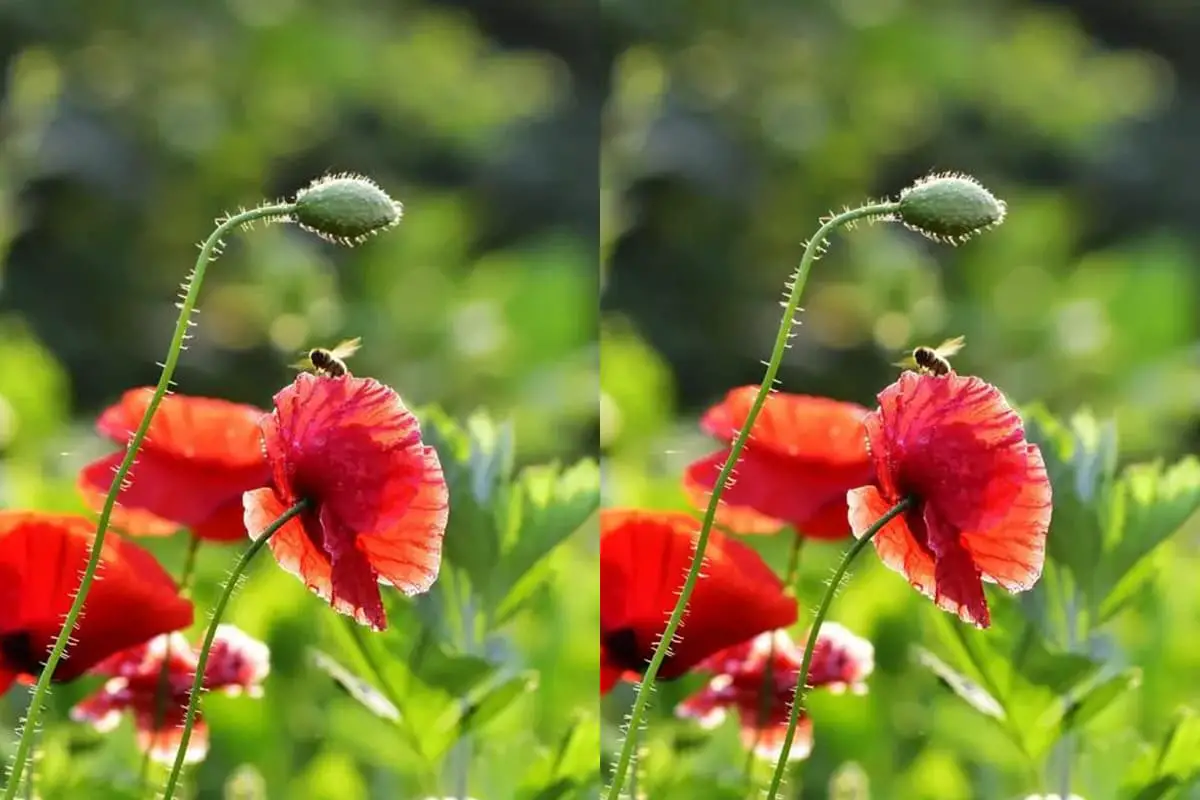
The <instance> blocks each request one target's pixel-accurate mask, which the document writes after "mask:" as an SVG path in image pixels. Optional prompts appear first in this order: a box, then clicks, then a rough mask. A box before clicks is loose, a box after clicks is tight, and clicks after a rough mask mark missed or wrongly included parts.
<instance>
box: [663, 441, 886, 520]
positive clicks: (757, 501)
mask: <svg viewBox="0 0 1200 800" xmlns="http://www.w3.org/2000/svg"><path fill="white" fill-rule="evenodd" d="M728 457H729V451H728V450H722V451H719V452H716V453H713V454H712V455H709V456H706V457H705V458H702V459H700V460H698V461H696V462H693V463H692V464H690V465H689V466H688V468H687V472H686V478H685V480H687V481H690V482H692V483H694V484H695V485H697V486H700V487H702V488H704V489H707V490H709V491H711V490H712V488H713V487H714V486H715V485H716V482H717V478H718V477H719V476H720V472H721V469H722V468H723V467H724V465H725V462H726V460H727V459H728ZM870 482H871V468H870V464H869V463H868V462H866V461H865V460H864V461H863V462H862V463H861V464H859V465H856V466H854V467H831V466H827V465H820V464H813V463H809V462H804V461H799V460H796V459H786V458H781V457H779V456H777V455H775V454H773V453H770V452H765V451H762V450H757V449H755V448H754V447H753V446H752V447H751V448H750V449H748V450H747V451H745V452H744V453H743V454H742V457H741V459H740V460H739V461H738V465H737V468H736V471H735V472H734V481H733V482H732V484H731V485H730V486H727V487H726V488H725V491H724V492H723V493H722V495H721V499H722V500H724V501H726V502H728V503H729V504H730V505H732V506H735V507H747V508H750V509H753V510H754V511H755V512H757V513H758V514H761V515H762V516H764V517H770V518H773V519H781V520H784V521H785V522H787V523H788V524H789V525H792V526H793V527H795V528H796V529H797V530H798V531H800V532H802V533H805V534H808V535H813V536H817V535H818V533H817V532H820V533H824V534H826V536H825V537H823V538H840V537H841V536H847V535H849V533H850V527H849V525H848V524H842V525H840V526H835V527H834V528H833V530H832V531H830V529H829V516H828V515H829V514H831V513H832V514H834V515H835V518H836V516H838V514H839V512H838V508H839V507H840V508H841V512H840V516H843V517H844V516H845V511H844V509H845V502H846V501H845V498H846V492H847V491H849V490H850V489H854V488H857V487H859V486H863V485H866V484H868V483H870ZM831 505H832V506H833V510H832V511H831V510H830V506H831ZM822 515H824V516H822ZM819 517H820V519H818V518H819ZM814 523H819V524H814ZM810 532H811V533H810Z"/></svg>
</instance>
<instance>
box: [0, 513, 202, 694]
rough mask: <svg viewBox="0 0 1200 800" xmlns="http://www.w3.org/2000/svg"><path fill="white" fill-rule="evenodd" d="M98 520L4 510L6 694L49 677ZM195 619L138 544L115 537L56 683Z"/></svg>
mask: <svg viewBox="0 0 1200 800" xmlns="http://www.w3.org/2000/svg"><path fill="white" fill-rule="evenodd" d="M94 530H95V524H94V523H93V522H92V521H91V520H89V519H87V518H86V517H83V516H76V515H68V514H49V513H42V512H36V511H0V694H3V693H4V692H5V691H6V690H7V689H8V688H9V687H10V686H11V685H12V682H13V681H14V680H18V679H19V680H21V681H22V682H24V683H32V682H33V681H34V680H35V679H36V677H37V676H38V675H39V674H41V669H42V664H43V663H44V662H45V661H46V659H47V658H48V657H49V656H50V651H51V649H53V647H54V641H55V639H56V638H57V637H58V632H59V629H60V628H61V627H62V622H63V617H64V616H65V615H66V613H67V611H68V610H70V608H71V603H72V602H73V601H74V597H75V591H76V589H77V588H78V586H79V578H80V575H81V574H82V573H83V570H84V568H85V567H86V565H87V561H88V556H89V554H90V551H91V547H92V541H93V538H94ZM191 624H192V604H191V602H190V601H188V600H186V599H184V598H183V597H181V596H180V595H179V593H178V590H177V588H176V585H175V582H174V581H173V580H171V577H170V576H169V575H168V574H167V573H166V572H165V571H164V570H163V568H162V567H161V566H159V564H158V562H157V561H155V560H154V556H152V555H150V553H148V552H146V551H145V550H143V549H142V548H140V547H138V546H137V545H134V544H131V543H130V542H126V541H122V540H121V539H119V538H118V537H116V536H111V537H107V538H106V539H105V541H104V548H103V549H102V550H101V561H100V570H99V572H98V573H97V579H96V581H95V582H94V583H93V584H92V588H91V591H90V592H89V594H88V596H87V601H86V602H85V603H84V606H83V614H82V615H81V616H80V618H79V622H78V624H77V625H76V627H75V631H74V634H73V635H72V638H71V642H72V643H71V644H70V645H68V647H67V649H66V652H65V653H64V656H63V658H62V659H61V660H60V661H59V663H58V667H57V669H56V670H55V672H54V680H55V681H69V680H72V679H74V678H77V677H79V676H80V675H82V674H83V673H84V672H86V671H87V670H89V669H91V668H92V667H93V666H94V665H95V664H96V663H97V662H99V661H101V660H103V659H105V658H107V657H108V656H110V655H112V654H113V653H116V652H118V651H120V650H124V649H125V648H127V647H132V646H133V645H136V644H139V643H141V642H144V641H146V640H148V639H150V638H152V637H154V636H157V635H158V634H160V633H167V632H170V631H174V630H178V629H180V628H186V627H187V626H188V625H191Z"/></svg>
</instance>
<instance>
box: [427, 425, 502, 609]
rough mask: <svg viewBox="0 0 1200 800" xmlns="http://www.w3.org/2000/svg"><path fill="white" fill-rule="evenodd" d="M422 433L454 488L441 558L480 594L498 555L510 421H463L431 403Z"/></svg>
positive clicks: (451, 490) (449, 487) (448, 483)
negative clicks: (500, 499)
mask: <svg viewBox="0 0 1200 800" xmlns="http://www.w3.org/2000/svg"><path fill="white" fill-rule="evenodd" d="M421 431H422V436H423V438H424V440H425V441H426V442H427V443H428V444H429V445H431V446H432V447H434V448H435V449H436V450H437V453H438V459H439V460H440V461H441V464H442V473H443V475H444V477H445V480H446V485H447V487H448V489H449V492H450V516H449V519H448V520H447V523H446V533H445V538H444V539H443V542H442V557H443V559H444V560H445V561H446V562H448V563H449V564H452V565H454V566H456V567H458V568H460V569H461V570H463V571H464V572H465V573H466V575H467V577H468V578H469V579H470V582H471V585H472V587H474V588H475V589H476V591H477V592H482V591H483V590H484V588H485V587H486V585H487V583H488V580H489V576H490V573H491V571H492V569H493V568H494V567H495V564H496V561H497V558H498V557H499V554H500V547H501V545H500V533H501V532H500V526H499V524H498V522H497V519H496V503H497V497H498V495H500V494H501V493H502V492H503V490H504V487H505V486H506V485H507V483H508V480H509V479H510V477H511V472H512V459H513V440H512V439H513V437H512V430H511V425H509V424H504V425H496V424H494V423H493V422H492V421H491V420H490V419H489V418H488V417H487V416H486V415H485V414H482V413H478V414H475V415H473V416H472V417H470V419H468V421H467V423H466V424H465V425H459V424H458V423H457V422H455V421H454V420H452V419H451V418H450V417H448V416H447V415H446V414H445V413H444V412H442V411H441V410H440V409H438V408H432V407H431V408H427V409H423V410H422V411H421Z"/></svg>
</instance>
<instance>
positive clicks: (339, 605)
mask: <svg viewBox="0 0 1200 800" xmlns="http://www.w3.org/2000/svg"><path fill="white" fill-rule="evenodd" d="M320 516H321V527H322V528H323V529H324V530H325V532H326V533H325V546H326V547H327V548H328V549H329V555H330V558H331V561H332V563H333V570H332V572H331V574H330V583H331V585H332V586H333V596H332V598H330V605H332V606H333V610H334V611H337V612H338V613H340V614H345V615H346V616H348V617H353V618H354V621H355V622H357V623H359V624H360V625H368V626H370V627H371V628H372V629H373V630H377V631H382V630H384V629H385V628H387V617H386V616H385V614H384V612H383V598H381V597H380V596H379V576H378V575H377V574H376V573H375V571H374V570H373V569H371V563H370V562H369V561H368V560H367V557H366V556H365V555H364V554H363V553H362V551H361V550H359V549H358V547H357V546H356V544H355V540H354V534H353V532H351V531H344V532H341V534H340V535H339V531H338V528H339V522H338V521H337V520H336V519H334V518H333V512H332V511H330V510H329V509H328V508H322V509H321V512H320Z"/></svg>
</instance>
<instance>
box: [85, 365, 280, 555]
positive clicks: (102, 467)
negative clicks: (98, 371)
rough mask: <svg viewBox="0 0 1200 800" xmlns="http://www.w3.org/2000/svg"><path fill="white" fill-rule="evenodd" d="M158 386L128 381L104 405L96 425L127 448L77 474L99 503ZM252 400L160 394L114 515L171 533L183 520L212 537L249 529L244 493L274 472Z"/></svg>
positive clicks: (134, 529)
mask: <svg viewBox="0 0 1200 800" xmlns="http://www.w3.org/2000/svg"><path fill="white" fill-rule="evenodd" d="M153 394H154V390H153V389H151V388H141V389H131V390H130V391H128V392H126V393H125V394H124V395H122V397H121V400H120V401H119V402H118V403H117V404H116V405H113V406H110V407H109V408H107V409H105V410H104V412H103V413H102V414H101V415H100V418H99V420H97V422H96V429H97V430H98V431H99V432H100V433H101V434H103V435H104V436H107V437H108V438H110V439H112V440H113V441H114V442H116V443H117V444H120V445H122V446H123V447H122V449H121V450H119V451H117V452H115V453H112V454H111V455H108V456H105V457H104V458H101V459H99V460H97V461H93V462H92V463H91V464H88V465H87V466H86V467H84V468H83V471H82V472H80V474H79V481H78V485H79V490H80V492H81V493H82V494H83V496H84V499H85V501H86V502H87V504H88V505H89V506H90V507H91V508H92V509H94V510H95V511H100V510H101V509H102V508H103V507H104V498H105V497H106V496H107V495H108V489H109V487H110V486H111V485H112V479H113V473H114V472H116V469H117V467H119V466H120V465H121V461H122V460H123V459H124V458H125V450H124V446H125V445H128V444H129V440H130V439H132V438H133V433H134V431H136V430H137V427H138V425H140V424H141V421H142V415H143V414H145V413H146V406H147V405H149V403H150V398H151V396H153ZM265 413H266V412H264V411H262V410H261V409H258V408H255V407H253V406H247V405H242V404H240V403H230V402H228V401H226V400H217V399H213V398H208V397H189V396H187V395H181V394H174V395H168V396H166V397H164V398H163V400H162V403H161V404H159V407H158V411H157V412H156V413H155V415H154V418H153V419H152V420H151V422H150V429H149V431H148V432H147V434H146V437H145V439H144V440H143V442H142V446H141V449H139V450H138V455H137V460H136V461H135V462H134V465H133V469H131V470H130V472H129V476H128V480H127V481H126V484H127V485H126V486H125V487H124V488H122V490H121V492H120V493H119V494H118V495H117V505H116V506H114V508H113V514H112V518H111V523H112V525H113V526H114V527H116V528H118V529H120V530H121V531H123V532H125V533H128V534H130V535H134V536H166V535H170V534H172V533H174V532H175V531H176V530H178V529H179V528H181V527H186V528H189V529H190V530H191V531H192V533H193V535H195V536H197V537H199V538H201V539H205V540H207V541H214V542H235V541H240V540H242V539H244V538H245V537H246V528H245V526H244V525H243V523H242V494H243V493H245V492H247V491H249V490H250V489H257V488H259V487H261V486H266V485H267V483H268V482H269V480H270V470H269V469H268V468H267V461H266V457H265V456H264V455H263V445H262V433H261V432H260V430H259V427H258V421H259V419H260V418H261V417H262V416H263V415H264V414H265Z"/></svg>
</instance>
